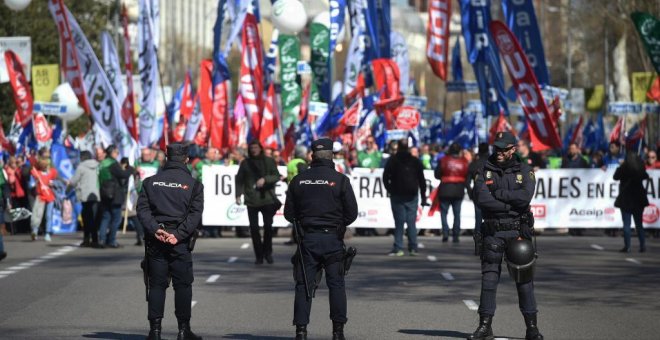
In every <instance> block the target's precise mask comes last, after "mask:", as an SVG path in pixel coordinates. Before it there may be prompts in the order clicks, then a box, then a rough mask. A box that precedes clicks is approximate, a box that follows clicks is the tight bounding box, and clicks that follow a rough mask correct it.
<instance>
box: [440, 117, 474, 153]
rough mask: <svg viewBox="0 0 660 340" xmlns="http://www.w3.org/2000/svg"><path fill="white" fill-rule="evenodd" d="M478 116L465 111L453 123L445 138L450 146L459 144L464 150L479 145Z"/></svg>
mask: <svg viewBox="0 0 660 340" xmlns="http://www.w3.org/2000/svg"><path fill="white" fill-rule="evenodd" d="M476 122H477V115H476V114H475V113H472V112H465V111H463V112H462V114H461V115H460V117H458V118H455V119H454V120H453V121H452V127H451V129H450V130H449V131H448V133H447V135H446V136H445V140H446V141H447V143H448V144H450V143H458V144H460V145H461V147H463V148H464V149H467V148H471V147H474V146H476V145H477V139H476V135H477V133H476V132H477V125H476Z"/></svg>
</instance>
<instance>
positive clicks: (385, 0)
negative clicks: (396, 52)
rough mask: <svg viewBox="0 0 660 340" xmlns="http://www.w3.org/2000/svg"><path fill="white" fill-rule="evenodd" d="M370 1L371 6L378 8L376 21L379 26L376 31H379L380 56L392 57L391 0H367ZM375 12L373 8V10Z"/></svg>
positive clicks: (371, 7)
mask: <svg viewBox="0 0 660 340" xmlns="http://www.w3.org/2000/svg"><path fill="white" fill-rule="evenodd" d="M367 1H368V2H369V8H370V9H373V8H374V7H375V8H376V11H375V13H376V22H377V23H378V26H377V28H376V31H377V32H378V34H377V36H378V40H377V41H378V48H379V49H380V53H379V54H378V57H379V58H391V57H392V56H391V55H390V53H391V50H392V49H391V48H390V32H391V31H392V15H391V6H390V0H367ZM372 13H373V10H372Z"/></svg>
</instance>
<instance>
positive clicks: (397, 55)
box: [390, 31, 410, 95]
mask: <svg viewBox="0 0 660 340" xmlns="http://www.w3.org/2000/svg"><path fill="white" fill-rule="evenodd" d="M390 50H391V51H392V59H394V61H395V62H396V64H397V65H398V66H399V75H400V76H399V90H400V91H401V92H402V93H403V94H404V95H407V94H408V86H409V85H410V59H409V58H408V45H406V39H404V38H403V36H402V35H401V34H399V33H397V32H394V31H392V32H390Z"/></svg>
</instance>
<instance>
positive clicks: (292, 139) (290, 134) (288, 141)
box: [282, 124, 296, 161]
mask: <svg viewBox="0 0 660 340" xmlns="http://www.w3.org/2000/svg"><path fill="white" fill-rule="evenodd" d="M295 147H296V126H295V124H291V125H290V126H289V128H288V129H286V133H285V134H284V150H282V158H284V159H286V160H287V161H289V160H291V157H292V156H293V150H294V149H295Z"/></svg>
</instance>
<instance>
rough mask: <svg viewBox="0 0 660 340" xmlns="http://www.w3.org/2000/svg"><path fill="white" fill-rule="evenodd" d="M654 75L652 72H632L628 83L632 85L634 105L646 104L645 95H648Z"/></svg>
mask: <svg viewBox="0 0 660 340" xmlns="http://www.w3.org/2000/svg"><path fill="white" fill-rule="evenodd" d="M655 77H656V75H655V73H653V72H633V73H632V79H631V81H630V83H631V85H632V101H634V102H636V103H644V102H646V94H647V93H648V91H649V89H650V88H651V85H652V84H653V80H655Z"/></svg>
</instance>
